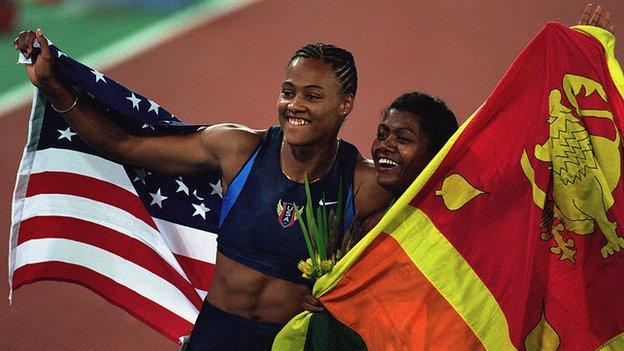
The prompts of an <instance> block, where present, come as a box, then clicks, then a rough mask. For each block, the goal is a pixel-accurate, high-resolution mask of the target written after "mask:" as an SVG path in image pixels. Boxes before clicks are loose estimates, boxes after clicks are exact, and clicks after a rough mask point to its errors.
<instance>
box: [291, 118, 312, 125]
mask: <svg viewBox="0 0 624 351" xmlns="http://www.w3.org/2000/svg"><path fill="white" fill-rule="evenodd" d="M288 123H290V124H292V125H294V126H303V125H306V124H310V122H308V121H306V120H305V119H302V118H292V117H288Z"/></svg>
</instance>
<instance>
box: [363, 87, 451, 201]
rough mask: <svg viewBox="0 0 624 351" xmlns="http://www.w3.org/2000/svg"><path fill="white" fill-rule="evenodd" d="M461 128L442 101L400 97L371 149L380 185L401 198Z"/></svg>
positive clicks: (412, 95) (414, 94)
mask: <svg viewBox="0 0 624 351" xmlns="http://www.w3.org/2000/svg"><path fill="white" fill-rule="evenodd" d="M457 128H458V124H457V120H456V118H455V115H454V114H453V112H452V111H451V110H450V109H449V108H448V107H447V106H446V104H445V103H444V102H443V101H442V100H440V99H436V98H434V97H431V96H429V95H427V94H424V93H419V92H412V93H407V94H403V95H401V96H399V97H398V98H397V99H396V100H394V101H393V102H392V104H390V106H389V107H388V108H387V109H386V110H385V112H384V116H383V120H382V122H381V123H380V124H379V126H378V128H377V137H376V138H375V140H373V145H372V146H371V154H372V155H373V160H374V161H375V167H376V169H377V183H378V184H379V185H381V186H382V187H383V188H384V189H386V190H387V191H389V192H390V193H392V194H393V195H394V196H395V197H398V196H400V195H401V194H402V193H403V192H404V191H405V190H406V189H407V187H408V186H409V185H410V184H411V183H412V182H413V181H414V179H416V177H418V175H419V174H420V172H422V170H423V169H424V168H425V167H426V166H427V164H428V163H429V161H431V159H432V158H433V156H435V155H436V154H437V153H438V151H440V149H441V148H442V146H444V144H445V143H446V141H447V140H448V139H449V138H450V137H451V135H453V133H455V131H456V130H457Z"/></svg>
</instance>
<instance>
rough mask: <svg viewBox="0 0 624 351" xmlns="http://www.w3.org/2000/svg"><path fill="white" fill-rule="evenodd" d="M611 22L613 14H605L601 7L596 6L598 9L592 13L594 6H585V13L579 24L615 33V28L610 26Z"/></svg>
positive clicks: (607, 12)
mask: <svg viewBox="0 0 624 351" xmlns="http://www.w3.org/2000/svg"><path fill="white" fill-rule="evenodd" d="M610 21H611V13H610V12H609V11H606V12H604V13H603V9H602V6H601V5H598V6H596V9H595V10H593V11H592V4H587V6H585V10H584V11H583V15H582V16H581V19H579V22H578V24H580V25H588V26H595V27H600V28H602V29H606V30H608V31H609V32H611V33H614V32H615V26H614V25H613V24H610V23H609V22H610Z"/></svg>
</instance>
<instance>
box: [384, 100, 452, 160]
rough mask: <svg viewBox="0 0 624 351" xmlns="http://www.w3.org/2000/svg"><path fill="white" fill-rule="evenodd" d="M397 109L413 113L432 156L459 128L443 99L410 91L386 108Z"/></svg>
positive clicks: (388, 109)
mask: <svg viewBox="0 0 624 351" xmlns="http://www.w3.org/2000/svg"><path fill="white" fill-rule="evenodd" d="M392 109H394V110H398V111H402V112H408V113H410V114H412V115H414V117H415V118H417V119H418V121H419V122H420V127H421V128H422V131H423V132H424V133H425V134H426V135H427V136H429V147H428V150H427V151H428V152H429V154H430V155H431V156H434V155H435V154H436V153H438V151H440V149H442V146H444V144H445V143H446V141H447V140H448V139H449V138H450V137H451V136H452V135H453V133H455V131H456V130H457V129H458V128H459V126H458V124H457V119H456V118H455V114H454V113H453V111H451V110H450V109H449V108H448V107H447V106H446V104H445V103H444V101H442V100H440V99H438V98H434V97H432V96H430V95H427V94H425V93H421V92H410V93H406V94H403V95H401V96H399V97H398V98H396V100H394V101H393V102H392V104H390V106H389V107H388V108H387V109H386V113H385V115H384V119H385V118H386V115H387V113H388V111H390V110H392Z"/></svg>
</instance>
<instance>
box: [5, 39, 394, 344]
mask: <svg viewBox="0 0 624 351" xmlns="http://www.w3.org/2000/svg"><path fill="white" fill-rule="evenodd" d="M35 39H36V40H37V41H38V42H39V43H40V45H41V53H40V54H39V55H38V56H37V57H36V60H35V62H34V63H33V64H32V65H26V71H27V74H28V77H29V78H30V80H31V82H32V83H33V84H34V85H35V86H36V87H38V88H39V89H40V91H41V92H42V93H43V94H44V95H45V96H46V97H47V98H48V99H49V100H50V102H51V104H52V106H54V108H55V109H56V110H57V111H59V112H60V113H61V114H62V115H63V117H64V118H65V119H66V120H67V122H68V123H69V125H70V126H71V128H72V130H74V131H76V132H77V133H78V134H79V135H80V136H81V137H82V138H83V139H84V140H85V141H87V142H88V143H89V144H90V145H91V146H93V147H94V148H95V149H97V150H100V151H101V152H103V153H104V154H106V155H107V156H109V157H110V158H111V159H114V160H116V161H118V162H121V163H125V164H130V165H133V166H137V167H143V168H149V169H153V170H155V171H158V172H162V173H169V174H178V175H183V174H189V173H199V172H201V171H202V170H204V169H207V168H208V169H212V170H216V171H219V172H220V174H221V175H222V184H224V187H227V191H226V193H225V196H224V200H223V206H222V212H221V216H220V223H219V232H218V234H219V237H218V253H217V261H216V273H215V277H214V280H213V283H212V285H211V287H210V289H209V291H208V293H207V296H206V298H205V301H204V304H203V307H202V310H201V312H200V314H199V317H198V319H197V321H196V323H195V328H194V330H193V331H192V333H191V338H190V343H189V345H188V347H187V350H217V349H218V350H231V349H236V350H266V349H269V348H270V346H271V344H272V341H273V338H274V337H275V335H276V334H277V332H278V331H279V330H280V329H281V327H282V325H283V324H284V323H286V322H287V321H288V320H289V319H290V318H292V317H293V316H295V315H296V314H297V313H299V312H300V311H301V301H302V298H303V296H305V295H306V294H308V293H309V291H310V288H309V281H307V280H304V279H303V278H302V277H301V273H300V272H299V271H298V269H297V263H298V262H299V261H300V260H302V259H305V258H306V257H308V253H307V250H306V246H305V242H304V239H303V235H302V233H301V229H300V227H299V225H298V224H297V223H296V220H297V216H298V212H297V211H296V209H297V208H301V207H302V206H303V205H304V204H305V193H304V187H303V183H304V179H306V177H307V179H308V181H309V182H310V187H311V190H312V193H313V194H315V195H314V196H316V197H315V198H314V199H313V200H314V204H317V203H319V204H322V205H323V206H327V207H329V206H332V203H333V204H334V205H333V206H335V202H336V200H337V199H338V198H339V195H338V192H339V191H341V190H340V189H342V191H343V192H344V195H343V197H345V198H353V206H351V207H350V208H349V209H348V211H347V212H348V213H347V214H346V218H347V219H363V218H366V217H368V216H369V215H371V214H373V213H375V212H377V211H379V210H380V209H382V208H384V207H385V206H386V204H387V202H388V200H389V199H390V195H389V194H388V193H387V192H386V191H384V190H383V189H382V188H381V187H380V186H379V185H378V184H377V182H376V180H375V177H376V172H375V168H374V165H373V163H372V162H370V161H368V160H365V159H364V158H363V157H362V156H361V155H360V153H359V152H358V151H357V149H356V148H355V147H354V146H353V145H351V144H349V143H347V142H345V141H342V140H340V139H339V138H338V132H339V130H340V127H341V126H342V123H343V122H344V121H345V118H346V117H347V116H348V115H349V113H350V112H351V110H352V108H353V103H354V99H355V94H356V91H357V71H356V68H355V63H354V60H353V56H352V55H351V53H350V52H348V51H347V50H344V49H341V48H338V47H335V46H332V45H327V44H312V45H306V46H305V47H303V48H301V49H300V50H298V51H297V52H296V53H295V54H294V56H293V57H292V58H291V59H290V61H289V64H288V66H287V67H286V70H285V73H284V79H283V82H282V87H281V92H280V94H279V97H278V101H277V112H278V119H279V124H280V125H279V126H274V127H271V128H268V129H265V130H252V129H250V128H248V127H246V126H242V125H236V124H217V125H213V126H211V127H208V128H206V129H204V130H201V131H199V132H197V133H194V134H190V135H175V136H159V137H142V136H135V135H129V134H128V133H126V132H124V131H123V130H121V129H120V128H118V127H117V126H116V125H115V124H114V123H113V122H112V121H110V120H108V119H106V118H105V117H104V116H102V115H101V114H100V113H99V112H98V111H97V110H95V109H94V108H92V106H89V104H87V103H84V102H83V100H81V99H80V98H79V97H78V96H77V95H76V94H75V93H74V92H73V91H72V90H69V89H67V88H66V87H64V86H63V84H61V82H60V79H59V77H57V76H55V73H54V68H53V67H54V58H53V57H52V56H51V55H50V49H49V47H48V42H47V39H46V38H45V37H44V36H43V34H42V33H41V31H40V30H37V32H36V33H35V32H32V31H27V32H23V33H21V34H20V36H19V37H18V38H17V39H16V42H15V48H16V49H18V50H20V51H21V52H23V53H24V54H26V55H30V54H31V53H32V50H33V42H34V40H35ZM340 183H343V184H344V186H340V185H339V184H340ZM330 209H331V208H330Z"/></svg>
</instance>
